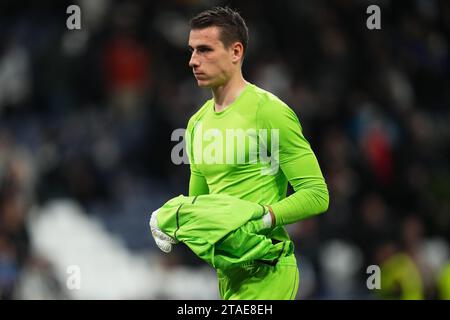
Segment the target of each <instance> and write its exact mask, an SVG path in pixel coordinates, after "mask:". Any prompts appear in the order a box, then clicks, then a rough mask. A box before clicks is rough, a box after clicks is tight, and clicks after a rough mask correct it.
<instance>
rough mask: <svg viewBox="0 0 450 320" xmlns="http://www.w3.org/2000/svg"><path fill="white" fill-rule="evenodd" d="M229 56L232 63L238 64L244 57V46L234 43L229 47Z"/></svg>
mask: <svg viewBox="0 0 450 320" xmlns="http://www.w3.org/2000/svg"><path fill="white" fill-rule="evenodd" d="M231 54H232V61H233V63H239V62H240V61H242V59H243V56H244V46H243V45H242V43H240V42H235V43H233V44H232V45H231Z"/></svg>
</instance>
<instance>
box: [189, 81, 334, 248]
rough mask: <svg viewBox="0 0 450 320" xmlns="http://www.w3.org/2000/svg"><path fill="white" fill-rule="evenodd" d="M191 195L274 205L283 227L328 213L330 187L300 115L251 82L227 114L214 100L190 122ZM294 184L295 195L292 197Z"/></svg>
mask: <svg viewBox="0 0 450 320" xmlns="http://www.w3.org/2000/svg"><path fill="white" fill-rule="evenodd" d="M186 146H187V153H188V156H189V160H190V169H191V177H190V183H189V195H190V196H196V195H201V194H228V195H231V196H235V197H238V198H241V199H244V200H248V201H252V202H257V203H260V204H263V205H270V206H271V207H272V210H273V212H274V215H275V217H276V225H277V227H276V228H274V229H273V231H272V233H271V235H270V237H271V238H272V239H277V240H288V239H289V235H288V234H287V232H286V230H285V228H284V227H283V226H284V225H286V224H290V223H294V222H296V221H299V220H302V219H305V218H308V217H310V216H312V215H315V214H318V213H321V212H324V211H325V210H327V208H328V200H329V196H328V190H327V186H326V184H325V181H324V178H323V175H322V172H321V170H320V167H319V164H318V162H317V158H316V156H315V155H314V152H313V151H312V149H311V146H310V144H309V143H308V141H307V140H306V139H305V137H304V135H303V133H302V127H301V125H300V122H299V120H298V118H297V116H296V115H295V113H294V112H293V111H292V109H290V108H289V107H288V106H287V105H286V104H285V103H283V102H282V101H281V100H280V99H279V98H278V97H276V96H275V95H273V94H271V93H270V92H267V91H265V90H263V89H261V88H259V87H257V86H255V85H253V84H250V83H248V84H247V85H246V87H245V89H244V90H243V91H242V92H241V94H240V95H239V96H238V97H237V98H236V99H235V101H234V102H233V103H232V104H230V105H229V106H228V107H227V108H225V109H224V110H223V111H221V112H216V111H215V109H214V100H213V99H211V100H208V101H207V102H206V103H205V104H204V105H203V106H202V107H201V108H200V110H198V112H196V113H195V114H194V115H193V116H192V117H191V119H190V120H189V123H188V126H187V130H186ZM288 182H289V183H290V184H291V185H292V187H293V190H294V193H293V194H292V195H290V196H289V197H286V192H287V186H288Z"/></svg>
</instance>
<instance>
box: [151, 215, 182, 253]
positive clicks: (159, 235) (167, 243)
mask: <svg viewBox="0 0 450 320" xmlns="http://www.w3.org/2000/svg"><path fill="white" fill-rule="evenodd" d="M157 215H158V210H156V211H153V213H152V216H151V218H150V230H151V231H152V236H153V238H154V239H155V242H156V245H157V246H158V248H160V249H161V250H162V251H164V252H165V253H169V252H170V251H172V244H176V243H177V241H176V240H175V239H174V238H172V237H171V236H169V235H167V234H165V233H164V232H162V231H161V229H159V227H158V219H157Z"/></svg>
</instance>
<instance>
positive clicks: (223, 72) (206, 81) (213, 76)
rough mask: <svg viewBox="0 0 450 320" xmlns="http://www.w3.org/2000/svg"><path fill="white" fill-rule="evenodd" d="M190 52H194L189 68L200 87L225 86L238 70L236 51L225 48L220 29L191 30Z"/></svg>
mask: <svg viewBox="0 0 450 320" xmlns="http://www.w3.org/2000/svg"><path fill="white" fill-rule="evenodd" d="M189 50H190V51H191V52H192V55H191V59H190V61H189V67H191V68H192V71H193V73H194V76H195V78H196V79H197V84H198V85H199V86H200V87H204V88H215V87H218V86H221V85H223V84H224V83H226V82H227V81H228V79H229V78H230V77H231V75H232V74H233V72H234V70H235V68H236V56H235V52H234V51H235V50H233V48H232V47H230V48H226V47H225V46H224V44H223V42H222V41H221V40H220V29H219V28H218V27H208V28H204V29H194V30H191V33H190V34H189ZM238 63H239V61H238Z"/></svg>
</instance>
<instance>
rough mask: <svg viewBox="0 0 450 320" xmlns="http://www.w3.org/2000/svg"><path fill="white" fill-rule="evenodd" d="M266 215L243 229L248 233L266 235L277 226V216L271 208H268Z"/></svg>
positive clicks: (250, 222)
mask: <svg viewBox="0 0 450 320" xmlns="http://www.w3.org/2000/svg"><path fill="white" fill-rule="evenodd" d="M266 208H267V211H266V212H265V213H264V215H263V216H262V217H260V218H257V219H252V220H250V221H248V222H247V223H246V224H244V225H243V226H242V227H243V228H245V229H246V230H247V231H248V232H251V233H255V234H266V233H268V232H269V231H270V230H271V229H272V228H273V227H274V226H275V215H274V214H273V212H272V209H271V208H270V207H266Z"/></svg>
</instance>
